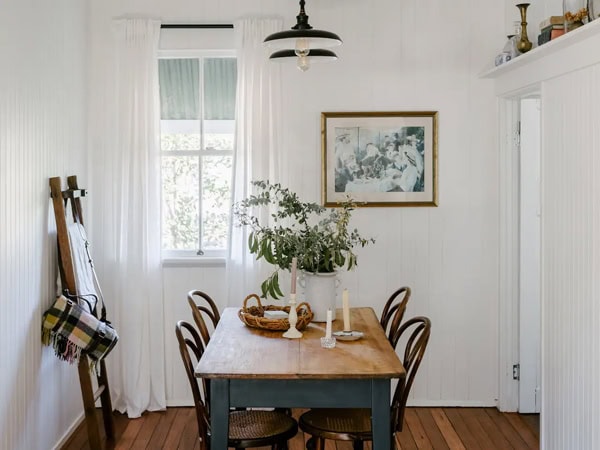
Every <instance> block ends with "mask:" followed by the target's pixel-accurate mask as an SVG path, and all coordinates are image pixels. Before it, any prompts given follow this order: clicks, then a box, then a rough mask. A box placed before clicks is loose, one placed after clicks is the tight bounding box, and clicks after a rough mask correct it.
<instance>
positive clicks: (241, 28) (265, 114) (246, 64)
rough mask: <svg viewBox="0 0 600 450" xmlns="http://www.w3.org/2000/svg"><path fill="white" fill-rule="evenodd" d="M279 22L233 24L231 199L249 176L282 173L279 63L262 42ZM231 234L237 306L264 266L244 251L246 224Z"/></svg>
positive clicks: (273, 177)
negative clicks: (234, 103) (234, 90)
mask: <svg viewBox="0 0 600 450" xmlns="http://www.w3.org/2000/svg"><path fill="white" fill-rule="evenodd" d="M282 25H283V23H282V20H281V19H277V18H243V19H239V20H237V21H236V22H235V24H234V29H235V33H236V42H237V50H238V82H237V107H236V123H237V130H236V139H237V142H236V153H235V167H234V182H233V202H234V203H235V202H238V201H240V200H242V199H243V198H245V197H246V196H247V195H248V194H249V193H250V192H251V190H250V182H251V181H253V180H270V181H272V182H278V181H279V179H280V176H281V168H280V159H279V153H280V152H281V151H282V147H281V143H280V130H281V124H280V121H281V75H280V71H281V69H280V67H279V65H278V64H274V63H272V62H270V61H269V54H268V53H267V51H266V50H265V49H264V47H263V45H262V42H263V40H264V38H265V37H266V36H267V35H269V34H271V33H274V32H276V31H280V30H281V29H282ZM233 221H234V222H235V219H234V220H233ZM230 236H231V242H230V246H229V248H230V251H229V258H228V261H227V276H228V278H227V279H228V280H229V294H228V301H229V304H230V305H232V306H239V305H240V304H241V303H242V301H243V299H244V296H245V295H247V294H248V293H251V292H260V291H259V289H260V281H261V280H262V279H263V278H264V276H263V275H264V273H265V270H266V269H265V268H263V269H262V270H261V267H260V264H257V262H256V261H255V258H254V256H253V255H251V254H250V253H249V252H248V247H247V242H248V239H247V237H248V230H246V229H242V228H239V227H236V226H232V229H231V234H230Z"/></svg>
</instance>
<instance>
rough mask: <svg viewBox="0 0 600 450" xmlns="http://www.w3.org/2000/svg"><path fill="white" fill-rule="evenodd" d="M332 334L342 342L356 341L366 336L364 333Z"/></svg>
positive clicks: (344, 332)
mask: <svg viewBox="0 0 600 450" xmlns="http://www.w3.org/2000/svg"><path fill="white" fill-rule="evenodd" d="M332 334H333V336H335V338H336V339H338V340H340V341H356V340H358V339H360V338H361V337H363V335H364V334H363V332H362V331H336V332H335V333H332Z"/></svg>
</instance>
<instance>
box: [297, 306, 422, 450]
mask: <svg viewBox="0 0 600 450" xmlns="http://www.w3.org/2000/svg"><path fill="white" fill-rule="evenodd" d="M430 333H431V322H430V321H429V319H428V318H427V317H415V318H412V319H410V320H407V321H406V322H405V323H403V324H402V325H400V326H399V327H397V328H396V329H395V330H394V331H393V333H392V334H391V339H392V341H393V342H394V346H395V345H396V344H397V343H398V341H399V340H400V338H401V337H405V338H407V342H406V347H405V349H404V358H403V364H404V369H405V370H406V378H405V380H404V382H399V383H398V384H397V386H396V389H395V391H394V397H393V399H392V405H391V411H390V417H391V427H390V431H391V433H392V442H394V435H395V433H396V432H400V431H402V424H403V422H404V410H405V408H406V400H407V398H408V394H409V392H410V388H411V387H412V384H413V381H414V379H415V375H416V373H417V370H418V369H419V365H420V364H421V360H422V359H423V354H424V353H425V348H426V347H427V342H428V341H429V335H430ZM299 424H300V428H301V429H302V431H304V432H305V433H308V434H310V435H311V438H310V439H309V440H308V442H307V445H306V448H308V449H314V450H324V449H325V440H326V439H332V440H338V441H353V446H354V449H355V450H358V449H362V448H363V442H365V441H372V440H373V433H372V431H371V410H370V409H368V408H344V409H342V408H327V409H325V408H323V409H311V410H309V411H307V412H305V413H304V414H302V415H301V416H300V419H299Z"/></svg>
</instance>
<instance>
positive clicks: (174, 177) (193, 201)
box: [162, 156, 200, 250]
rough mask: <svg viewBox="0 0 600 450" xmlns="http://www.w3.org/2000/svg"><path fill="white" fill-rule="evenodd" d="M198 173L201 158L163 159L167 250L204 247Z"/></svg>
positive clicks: (164, 224) (164, 231)
mask: <svg viewBox="0 0 600 450" xmlns="http://www.w3.org/2000/svg"><path fill="white" fill-rule="evenodd" d="M198 174H199V161H198V157H189V156H166V157H163V158H162V186H163V193H162V198H163V205H162V207H163V211H162V216H163V223H162V234H163V244H162V246H163V249H165V250H197V249H199V248H200V246H199V245H198V244H199V243H198V239H199V235H200V233H199V179H198Z"/></svg>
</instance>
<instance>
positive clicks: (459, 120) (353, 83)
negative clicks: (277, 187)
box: [91, 0, 516, 406]
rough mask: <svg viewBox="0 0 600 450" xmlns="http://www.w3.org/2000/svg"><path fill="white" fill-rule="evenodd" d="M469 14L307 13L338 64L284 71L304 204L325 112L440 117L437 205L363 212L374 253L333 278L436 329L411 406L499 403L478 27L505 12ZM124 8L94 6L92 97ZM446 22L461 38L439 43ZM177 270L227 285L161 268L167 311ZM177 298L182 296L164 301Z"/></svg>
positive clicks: (490, 147)
mask: <svg viewBox="0 0 600 450" xmlns="http://www.w3.org/2000/svg"><path fill="white" fill-rule="evenodd" d="M234 3H235V5H234ZM475 3H477V4H475ZM475 3H474V2H472V1H467V0H460V1H458V2H454V3H452V4H447V3H444V2H439V1H433V0H406V1H402V2H398V1H395V0H380V1H378V2H377V5H375V6H374V5H373V3H369V2H353V3H352V4H348V5H342V4H341V3H336V2H333V3H328V2H323V3H320V2H313V3H310V2H309V4H308V5H307V8H308V10H307V13H308V14H309V15H310V17H311V24H312V25H313V26H315V27H316V28H323V29H327V30H330V31H334V32H336V33H338V34H339V35H340V36H341V37H342V39H343V40H344V45H342V46H340V47H339V48H336V50H335V51H336V53H337V54H338V56H339V59H338V61H336V62H335V63H334V64H320V65H316V64H315V65H314V67H311V68H310V70H308V71H307V72H304V73H302V72H300V71H298V70H297V69H296V68H295V67H294V65H293V64H289V65H285V66H284V67H282V80H283V93H284V98H283V111H282V116H283V120H282V140H283V146H282V151H281V160H282V163H283V164H282V166H283V167H284V168H286V173H284V174H283V180H285V183H286V184H287V185H288V186H289V187H290V188H292V189H293V190H294V191H296V192H298V193H299V195H301V197H302V198H303V199H306V200H307V201H316V202H318V201H319V200H320V191H321V186H320V173H321V141H320V114H321V113H322V112H324V111H419V110H420V111H428V110H436V111H439V135H438V137H439V144H440V145H439V204H440V206H439V207H437V208H414V207H408V208H403V207H389V208H360V209H358V210H357V211H356V212H355V214H354V216H353V225H355V226H356V227H358V229H359V230H360V231H361V233H363V234H364V235H366V236H374V237H375V238H376V239H377V243H376V244H375V245H373V246H369V247H367V248H364V249H361V250H360V251H359V262H358V266H357V268H356V270H355V271H353V272H349V273H346V272H342V274H341V279H342V286H344V287H348V288H349V290H350V293H351V294H350V295H351V299H352V301H353V302H356V303H355V304H357V305H358V304H360V305H365V306H372V307H373V308H374V309H375V311H377V312H380V311H381V308H382V306H383V303H384V302H385V300H386V299H387V297H388V296H389V295H390V294H391V293H392V292H393V291H394V290H395V289H397V288H398V287H400V286H403V285H409V286H410V287H411V288H412V289H413V297H412V300H411V302H410V304H409V306H408V312H407V317H409V316H414V315H427V316H429V317H430V318H431V320H432V322H433V332H432V338H431V341H430V343H429V346H428V349H427V354H426V357H425V360H424V362H423V365H422V366H421V369H420V371H419V376H418V378H417V380H416V382H415V385H414V386H413V389H412V392H411V394H412V395H411V399H410V402H411V403H412V404H421V405H464V406H472V405H476V406H481V405H494V404H495V401H496V398H497V394H498V362H497V361H498V336H497V335H498V316H497V314H498V301H499V292H498V271H499V267H498V260H499V255H498V249H497V246H498V235H499V225H498V217H499V213H498V211H499V208H498V202H499V192H498V176H499V173H498V170H497V168H498V164H499V162H500V161H501V158H502V156H503V155H498V154H497V152H496V143H497V137H496V133H495V119H496V117H495V103H494V93H493V86H492V85H491V84H490V83H489V82H488V81H486V80H480V79H479V78H478V74H479V72H480V71H481V68H482V67H485V66H487V65H488V64H489V63H490V61H491V58H492V56H493V55H495V54H496V53H497V52H498V50H499V48H501V46H502V44H503V41H502V39H501V38H498V36H504V35H505V30H504V27H503V24H501V23H500V22H499V21H498V22H496V21H484V22H482V21H481V20H480V19H481V17H482V16H485V17H503V13H504V5H503V4H502V3H500V2H496V1H493V0H485V1H483V2H475ZM133 4H134V2H132V1H131V0H130V1H116V0H111V1H108V2H93V3H92V14H91V17H92V20H93V23H92V28H93V29H94V30H95V31H94V33H95V36H97V39H94V40H93V45H94V48H93V51H92V63H93V64H95V69H94V70H93V71H92V77H98V80H97V81H98V82H97V83H94V86H97V89H94V92H98V93H104V92H105V90H104V88H105V86H106V85H105V84H104V83H106V80H105V79H103V78H102V75H103V73H102V71H109V70H110V68H108V67H106V66H105V65H104V63H105V62H106V61H107V60H108V55H109V51H110V47H109V45H110V41H107V40H103V39H102V37H103V35H104V33H106V32H107V30H108V24H109V21H110V18H112V17H119V16H121V15H124V14H127V13H129V12H131V5H133ZM218 5H220V6H218ZM224 5H232V6H235V7H232V8H228V7H227V6H224ZM135 7H136V11H139V12H143V13H145V14H147V15H151V16H157V15H158V16H160V17H161V18H162V19H163V20H165V21H169V20H170V21H177V19H178V18H179V17H188V18H190V21H193V19H194V18H200V19H201V21H203V22H210V21H219V20H220V21H230V20H233V19H235V17H233V16H227V13H226V11H227V10H228V9H231V10H235V13H236V16H240V15H243V14H245V13H253V14H256V12H257V9H258V7H257V6H255V5H253V4H252V3H245V2H242V3H240V2H237V3H236V2H234V1H233V0H221V2H219V3H212V4H210V5H209V4H201V3H198V2H192V1H190V0H178V1H172V2H169V7H168V8H167V7H166V6H165V5H161V2H160V1H158V0H154V1H149V2H146V3H145V4H144V7H143V10H140V5H138V4H136V5H135ZM513 7H514V6H513ZM240 8H241V9H240ZM260 9H261V10H260V12H262V13H265V14H267V15H273V14H276V15H280V16H282V17H283V18H284V27H285V28H289V27H290V26H291V25H293V18H294V16H295V14H296V12H297V9H296V7H295V6H294V5H293V4H290V3H287V2H280V1H277V0H264V1H263V2H261V6H260ZM515 11H516V8H515ZM223 13H225V14H226V15H225V16H223ZM365 17H368V18H369V20H367V21H365V20H364V19H365ZM488 22H489V23H488ZM448 23H452V26H453V27H455V28H456V29H457V30H460V33H448V31H447V27H446V24H448ZM356 30H360V33H357V32H356ZM105 78H107V77H105ZM92 95H94V94H92ZM99 106H102V105H101V104H100V103H99ZM94 109H95V108H93V109H92V111H91V113H92V114H96V111H94ZM92 122H93V123H95V124H97V123H100V121H96V120H94V121H92ZM91 132H92V133H93V132H94V130H91ZM97 150H98V151H96V150H94V154H93V155H91V157H92V158H98V159H99V160H100V159H101V158H102V149H101V148H100V147H98V149H97ZM94 167H97V166H96V165H95V164H94ZM509 200H514V199H509ZM97 223H99V222H97ZM96 259H97V260H98V255H96ZM107 260H108V261H109V260H110V257H108V258H107ZM99 264H100V265H102V264H103V263H102V262H100V263H99ZM186 271H189V273H194V274H195V275H194V277H190V280H191V281H192V282H191V283H190V284H189V285H190V286H192V287H194V286H201V285H202V284H203V282H204V281H205V280H207V281H211V282H212V281H215V282H221V281H223V282H225V278H224V274H225V271H224V269H223V270H222V271H221V272H220V273H218V271H217V270H216V269H210V271H209V272H208V273H206V271H205V270H204V269H202V268H195V269H184V268H168V269H166V270H165V271H164V276H165V278H164V282H165V295H166V296H168V297H169V298H167V297H166V298H165V301H166V303H165V304H166V308H167V309H168V308H171V307H172V306H170V305H173V302H182V301H184V298H183V297H182V294H183V292H182V291H184V289H181V287H180V286H181V285H182V284H181V280H182V278H183V279H185V278H187V277H188V275H187V274H186ZM215 273H218V275H217V276H215ZM105 276H106V275H105ZM511 281H515V280H511ZM232 282H234V281H233V280H232ZM215 290H216V291H217V292H226V289H225V287H224V286H223V287H220V286H217V285H215ZM175 292H179V293H178V294H177V296H176V297H175V296H173V297H171V295H172V294H174V293H175ZM209 293H211V294H212V293H213V292H209ZM505 294H506V295H511V293H510V292H505ZM241 301H242V299H240V300H239V301H238V303H239V304H240V305H241ZM176 304H177V305H179V303H176ZM177 308H179V306H178V307H177ZM177 308H174V309H173V311H176V310H178V309H177ZM173 311H167V310H166V314H165V318H166V320H167V322H166V327H167V328H166V329H167V338H168V339H170V338H171V337H172V336H171V335H172V332H171V331H170V330H172V329H173V326H174V322H173V320H175V319H176V317H175V316H174V315H173V316H172V317H169V315H170V314H172V313H173ZM181 312H182V313H183V311H181ZM168 317H169V318H168ZM167 318H168V319H167ZM172 343H174V341H171V343H168V342H167V344H166V346H167V347H166V348H167V355H169V354H170V355H173V358H175V357H177V348H176V347H174V346H172V345H171V344H172ZM168 357H170V356H168ZM167 364H169V362H167ZM175 364H176V366H177V369H172V368H170V367H167V372H168V373H171V374H172V376H179V375H177V374H176V372H172V370H179V365H180V364H181V363H180V361H179V360H178V359H177V360H176V361H175ZM170 371H171V372H170ZM177 380H181V378H177V379H175V380H173V381H168V384H169V386H168V387H167V393H168V398H169V402H171V401H176V400H177V398H178V395H179V392H181V391H177V388H178V386H177V383H179V386H181V382H180V381H179V382H178V381H177ZM182 393H183V394H185V393H184V392H182ZM187 395H188V397H189V393H188V394H187Z"/></svg>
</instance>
